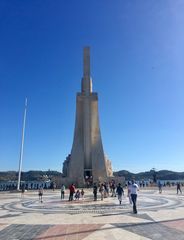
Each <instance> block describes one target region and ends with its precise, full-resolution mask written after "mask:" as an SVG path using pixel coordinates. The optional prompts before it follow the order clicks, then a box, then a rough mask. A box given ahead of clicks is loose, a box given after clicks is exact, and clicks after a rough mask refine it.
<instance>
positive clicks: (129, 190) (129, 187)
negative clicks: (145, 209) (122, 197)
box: [127, 181, 132, 204]
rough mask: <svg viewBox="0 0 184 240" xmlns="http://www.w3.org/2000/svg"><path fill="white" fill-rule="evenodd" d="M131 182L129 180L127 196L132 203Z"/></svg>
mask: <svg viewBox="0 0 184 240" xmlns="http://www.w3.org/2000/svg"><path fill="white" fill-rule="evenodd" d="M131 187H132V185H131V182H129V181H128V185H127V197H128V199H129V203H130V204H132V198H131Z"/></svg>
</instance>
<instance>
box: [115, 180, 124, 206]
mask: <svg viewBox="0 0 184 240" xmlns="http://www.w3.org/2000/svg"><path fill="white" fill-rule="evenodd" d="M116 192H117V194H118V200H119V204H120V205H121V203H122V196H123V195H124V190H123V187H122V186H121V183H119V184H118V187H117V189H116Z"/></svg>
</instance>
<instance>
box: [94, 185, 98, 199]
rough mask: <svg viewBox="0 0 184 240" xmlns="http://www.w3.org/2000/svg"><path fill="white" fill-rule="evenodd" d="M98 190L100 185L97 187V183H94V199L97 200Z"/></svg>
mask: <svg viewBox="0 0 184 240" xmlns="http://www.w3.org/2000/svg"><path fill="white" fill-rule="evenodd" d="M97 191H98V187H97V185H96V183H94V185H93V196H94V201H97Z"/></svg>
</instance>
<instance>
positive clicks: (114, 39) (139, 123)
mask: <svg viewBox="0 0 184 240" xmlns="http://www.w3.org/2000/svg"><path fill="white" fill-rule="evenodd" d="M183 13H184V1H183V0H175V1H173V0H159V1H155V0H149V1H148V0H134V1H130V0H123V1H122V0H117V1H113V0H100V1H99V0H94V1H91V0H77V1H76V0H71V1H65V0H54V1H52V0H33V1H23V0H21V1H20V0H16V1H15V0H9V1H7V0H1V1H0V163H1V164H0V166H1V167H0V170H1V171H6V170H18V161H19V152H20V144H21V132H22V123H23V111H24V101H25V97H26V96H27V97H28V111H27V122H26V132H25V145H24V158H23V170H24V171H28V170H48V169H51V170H58V171H60V170H61V168H62V163H63V161H64V160H65V158H66V156H67V155H68V154H69V153H70V151H71V146H72V142H73V133H74V124H75V110H76V109H75V108H76V93H77V92H79V91H80V85H81V77H82V51H83V47H84V46H86V45H88V46H90V47H91V75H92V79H93V88H94V91H96V92H98V95H99V116H100V127H101V134H102V141H103V146H104V151H105V152H106V154H107V155H108V157H109V158H110V159H111V161H112V166H113V169H114V170H122V169H126V170H129V171H132V172H140V171H147V170H148V171H149V170H150V169H151V168H153V167H154V168H156V170H161V169H168V170H175V171H184V65H183V64H184V14H183Z"/></svg>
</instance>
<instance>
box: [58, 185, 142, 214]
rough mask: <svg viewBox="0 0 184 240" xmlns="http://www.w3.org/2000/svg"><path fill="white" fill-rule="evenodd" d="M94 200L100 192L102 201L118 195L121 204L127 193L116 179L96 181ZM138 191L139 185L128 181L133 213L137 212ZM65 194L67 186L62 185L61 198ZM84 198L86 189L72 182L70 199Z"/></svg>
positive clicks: (128, 194) (128, 192) (128, 193)
mask: <svg viewBox="0 0 184 240" xmlns="http://www.w3.org/2000/svg"><path fill="white" fill-rule="evenodd" d="M92 191H93V200H94V201H97V198H98V193H99V196H100V199H101V201H103V200H104V198H108V197H117V198H118V201H119V204H120V205H121V204H122V200H123V196H124V195H125V191H124V189H123V186H122V184H121V183H118V184H116V183H115V182H114V181H111V182H109V183H106V182H104V183H99V184H97V183H94V184H93V188H92ZM137 191H139V186H138V185H137V184H136V183H135V182H134V181H131V182H128V184H127V197H128V198H129V203H130V204H132V206H133V213H135V214H136V213H137V206H136V202H137ZM64 196H65V186H64V185H62V186H61V199H64ZM79 199H84V189H81V190H79V189H76V187H75V185H74V184H73V183H72V184H71V185H70V186H69V199H68V201H73V200H79Z"/></svg>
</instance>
